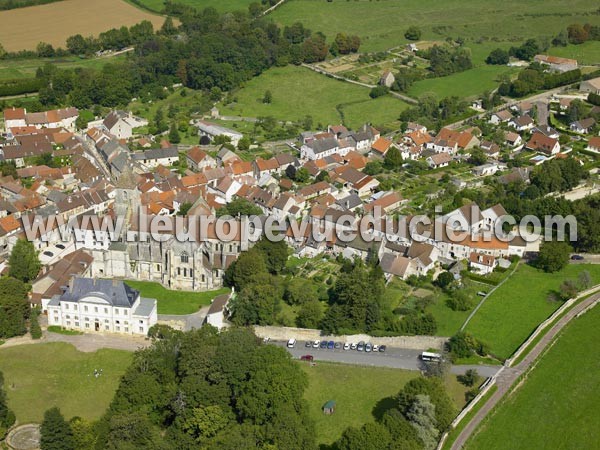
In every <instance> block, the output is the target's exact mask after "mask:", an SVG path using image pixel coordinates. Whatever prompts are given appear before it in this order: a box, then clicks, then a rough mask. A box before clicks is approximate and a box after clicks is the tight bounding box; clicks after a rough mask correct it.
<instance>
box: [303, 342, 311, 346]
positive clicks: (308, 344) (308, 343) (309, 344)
mask: <svg viewBox="0 0 600 450" xmlns="http://www.w3.org/2000/svg"><path fill="white" fill-rule="evenodd" d="M304 346H305V347H312V341H306V344H304Z"/></svg>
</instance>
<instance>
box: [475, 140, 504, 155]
mask: <svg viewBox="0 0 600 450" xmlns="http://www.w3.org/2000/svg"><path fill="white" fill-rule="evenodd" d="M479 148H481V150H483V153H485V154H486V156H489V157H490V158H494V159H498V157H499V156H500V146H499V145H498V144H496V143H495V142H491V141H481V144H479Z"/></svg>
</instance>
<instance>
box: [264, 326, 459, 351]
mask: <svg viewBox="0 0 600 450" xmlns="http://www.w3.org/2000/svg"><path fill="white" fill-rule="evenodd" d="M254 332H255V333H256V335H257V336H259V337H261V338H265V337H269V338H271V339H273V340H276V341H287V340H288V339H292V338H294V339H297V340H299V341H316V340H317V339H319V340H332V341H343V342H360V341H365V342H371V343H372V344H377V345H388V346H390V347H399V348H409V349H413V350H427V349H428V348H437V349H440V350H441V349H442V348H443V345H444V342H446V341H447V340H448V338H446V337H438V336H395V337H372V336H369V335H367V334H354V335H341V336H326V335H322V334H321V331H320V330H312V329H307V328H289V327H271V326H267V327H262V326H255V327H254Z"/></svg>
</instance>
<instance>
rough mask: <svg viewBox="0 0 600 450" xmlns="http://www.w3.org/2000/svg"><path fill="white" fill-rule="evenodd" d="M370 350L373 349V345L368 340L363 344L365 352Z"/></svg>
mask: <svg viewBox="0 0 600 450" xmlns="http://www.w3.org/2000/svg"><path fill="white" fill-rule="evenodd" d="M371 350H373V345H371V343H370V342H367V343H366V344H365V352H370V351H371Z"/></svg>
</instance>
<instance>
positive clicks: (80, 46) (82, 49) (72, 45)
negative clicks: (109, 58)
mask: <svg viewBox="0 0 600 450" xmlns="http://www.w3.org/2000/svg"><path fill="white" fill-rule="evenodd" d="M67 50H69V52H71V53H73V54H74V55H81V54H84V53H87V52H88V50H89V49H88V45H87V42H86V40H85V38H84V37H83V36H82V35H81V34H76V35H74V36H70V37H68V38H67Z"/></svg>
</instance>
